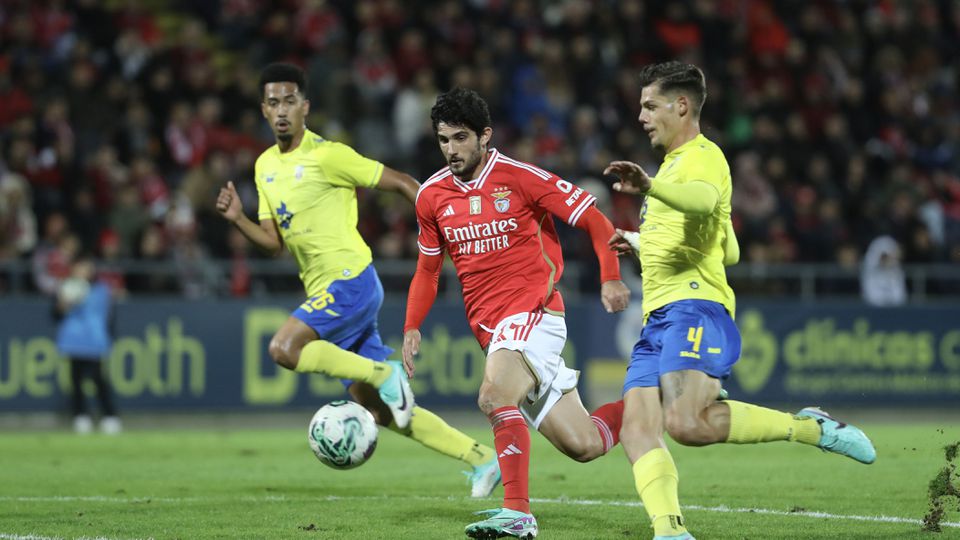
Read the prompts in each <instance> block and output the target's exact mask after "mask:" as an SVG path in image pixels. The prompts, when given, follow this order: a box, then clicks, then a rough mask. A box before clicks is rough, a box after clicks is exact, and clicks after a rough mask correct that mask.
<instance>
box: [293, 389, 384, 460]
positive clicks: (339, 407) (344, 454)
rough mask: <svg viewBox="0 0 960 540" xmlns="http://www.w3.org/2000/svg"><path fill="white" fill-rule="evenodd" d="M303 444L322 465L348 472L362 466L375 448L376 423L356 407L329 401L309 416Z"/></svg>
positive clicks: (367, 413) (340, 401) (370, 415)
mask: <svg viewBox="0 0 960 540" xmlns="http://www.w3.org/2000/svg"><path fill="white" fill-rule="evenodd" d="M307 441H308V442H309V443H310V448H311V449H313V453H314V455H316V456H317V459H319V460H320V461H322V462H323V463H324V464H325V465H327V466H330V467H333V468H334V469H352V468H354V467H359V466H360V465H363V463H364V462H366V461H367V460H368V459H370V456H372V455H373V451H374V450H376V449H377V423H376V422H375V421H374V420H373V415H372V414H370V411H368V410H366V409H364V408H363V407H362V406H360V404H358V403H354V402H353V401H345V400H338V401H333V402H330V403H328V404H326V405H324V406H323V407H320V410H318V411H317V412H316V414H314V415H313V419H311V420H310V428H309V429H308V430H307Z"/></svg>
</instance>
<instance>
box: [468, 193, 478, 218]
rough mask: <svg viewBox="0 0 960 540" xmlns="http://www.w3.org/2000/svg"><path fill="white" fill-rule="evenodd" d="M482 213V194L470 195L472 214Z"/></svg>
mask: <svg viewBox="0 0 960 540" xmlns="http://www.w3.org/2000/svg"><path fill="white" fill-rule="evenodd" d="M479 214H480V196H479V195H472V196H471V197H470V215H471V216H476V215H479Z"/></svg>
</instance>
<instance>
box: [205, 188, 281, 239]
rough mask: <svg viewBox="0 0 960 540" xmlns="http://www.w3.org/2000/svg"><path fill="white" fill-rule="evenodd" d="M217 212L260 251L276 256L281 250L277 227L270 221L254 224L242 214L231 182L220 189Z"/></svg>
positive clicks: (241, 207)
mask: <svg viewBox="0 0 960 540" xmlns="http://www.w3.org/2000/svg"><path fill="white" fill-rule="evenodd" d="M217 212H220V215H221V216H223V218H224V219H226V220H227V221H229V222H230V223H233V224H234V225H236V227H237V228H238V229H240V232H241V233H243V235H244V236H246V237H247V240H250V241H251V242H252V243H253V244H254V245H255V246H257V247H258V248H260V250H261V251H264V252H266V253H269V254H270V255H277V254H278V253H280V250H282V249H283V242H282V241H281V240H280V234H279V233H278V232H277V225H276V224H275V223H274V222H273V220H272V219H264V220H261V221H260V224H259V225H258V224H256V223H254V222H253V221H251V220H250V218H248V217H247V215H246V214H244V213H243V203H242V202H241V201H240V195H239V194H238V193H237V188H236V187H234V185H233V182H227V185H226V186H224V187H222V188H220V194H219V195H217Z"/></svg>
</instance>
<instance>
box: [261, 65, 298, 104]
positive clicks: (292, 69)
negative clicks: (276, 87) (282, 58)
mask: <svg viewBox="0 0 960 540" xmlns="http://www.w3.org/2000/svg"><path fill="white" fill-rule="evenodd" d="M274 82H291V83H294V84H296V85H297V91H298V92H299V93H300V95H301V96H306V95H307V74H306V73H304V72H303V70H302V69H300V67H299V66H295V65H293V64H287V63H283V62H274V63H272V64H270V65H268V66H267V67H265V68H263V71H261V72H260V100H261V101H262V100H263V97H264V92H265V91H266V87H267V83H274Z"/></svg>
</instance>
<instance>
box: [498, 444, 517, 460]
mask: <svg viewBox="0 0 960 540" xmlns="http://www.w3.org/2000/svg"><path fill="white" fill-rule="evenodd" d="M522 453H523V451H522V450H520V449H519V448H517V447H516V446H514V445H513V444H509V445H507V447H506V448H504V449H503V452H500V455H499V456H497V457H506V456H516V455H519V454H522Z"/></svg>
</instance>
